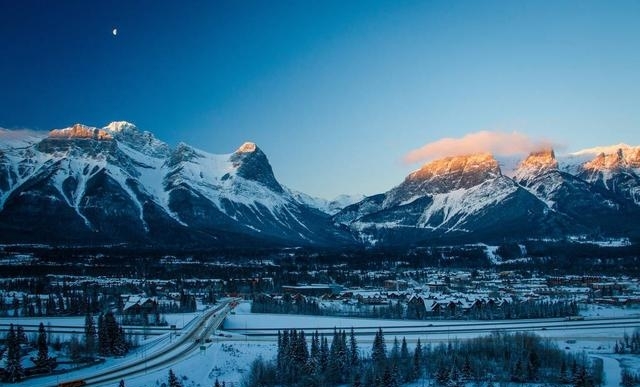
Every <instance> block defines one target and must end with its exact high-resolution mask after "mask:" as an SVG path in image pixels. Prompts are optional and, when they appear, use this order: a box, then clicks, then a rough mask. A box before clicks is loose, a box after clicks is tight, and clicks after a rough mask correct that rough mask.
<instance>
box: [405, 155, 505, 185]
mask: <svg viewBox="0 0 640 387" xmlns="http://www.w3.org/2000/svg"><path fill="white" fill-rule="evenodd" d="M500 175H501V172H500V166H499V165H498V162H497V161H496V159H495V158H494V157H493V155H491V154H490V153H477V154H470V155H464V156H451V157H445V158H443V159H439V160H434V161H431V162H428V163H426V164H425V165H423V166H422V168H420V169H418V170H417V171H415V172H413V173H411V174H410V175H409V176H407V180H409V181H412V180H413V181H425V180H432V179H434V178H445V179H446V178H447V176H449V177H451V178H453V179H457V180H458V181H459V183H460V184H459V185H460V187H457V188H469V187H472V186H474V185H477V184H480V183H481V182H482V181H484V180H487V179H491V178H495V177H498V176H500Z"/></svg>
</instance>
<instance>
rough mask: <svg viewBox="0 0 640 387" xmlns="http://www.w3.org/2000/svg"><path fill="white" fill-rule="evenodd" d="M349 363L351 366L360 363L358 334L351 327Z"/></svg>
mask: <svg viewBox="0 0 640 387" xmlns="http://www.w3.org/2000/svg"><path fill="white" fill-rule="evenodd" d="M349 364H351V367H355V366H356V365H357V364H358V342H357V341H356V334H355V332H354V331H353V327H351V332H350V333H349Z"/></svg>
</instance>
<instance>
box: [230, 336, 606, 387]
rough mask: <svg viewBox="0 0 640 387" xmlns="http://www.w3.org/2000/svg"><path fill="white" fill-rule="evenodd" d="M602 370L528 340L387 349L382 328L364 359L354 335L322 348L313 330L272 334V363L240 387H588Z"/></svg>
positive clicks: (254, 369)
mask: <svg viewBox="0 0 640 387" xmlns="http://www.w3.org/2000/svg"><path fill="white" fill-rule="evenodd" d="M602 375H603V374H602V365H601V363H598V362H590V361H589V360H588V359H587V357H586V356H580V355H575V354H570V353H566V352H564V351H562V350H561V349H559V348H558V347H557V346H556V345H555V344H554V343H553V342H552V341H551V340H549V339H543V338H541V337H539V336H536V335H534V334H531V333H514V334H508V333H493V334H490V335H487V336H482V337H477V338H474V339H469V340H452V341H448V342H447V343H441V344H438V345H435V346H432V345H431V344H428V345H423V344H422V343H421V341H420V339H418V340H417V343H416V344H415V346H414V347H413V349H409V346H408V344H407V340H406V339H405V338H403V339H402V340H398V338H397V337H396V338H394V340H393V343H392V345H391V349H388V348H387V345H386V339H385V336H384V333H383V331H382V329H378V331H377V332H376V334H375V337H374V340H373V345H372V347H371V351H370V352H367V353H365V352H364V351H362V350H361V349H360V348H359V346H358V343H357V339H356V336H355V333H354V331H353V329H351V331H350V332H349V333H348V334H347V332H346V331H344V330H342V331H340V330H334V332H333V337H332V338H331V340H330V341H329V338H328V337H327V336H324V335H321V334H319V333H318V332H317V331H316V332H314V333H313V334H311V335H310V337H307V335H306V334H305V332H304V331H298V330H295V329H293V330H284V331H282V332H279V333H278V351H277V356H276V358H275V359H274V360H264V359H262V358H259V359H256V360H255V361H254V362H253V363H252V365H251V368H250V371H249V373H248V374H247V376H246V377H245V380H244V382H243V383H244V386H245V387H257V386H263V387H264V386H305V387H314V386H318V387H320V386H338V385H345V384H346V385H350V386H353V387H383V386H384V387H395V386H400V385H403V384H407V383H411V382H415V381H418V380H423V381H425V382H426V381H431V382H433V383H435V384H436V385H438V386H442V387H462V386H464V385H465V383H469V382H474V383H476V385H479V386H488V387H492V386H493V385H494V383H502V382H517V383H550V384H551V383H552V384H564V385H573V386H575V387H592V386H598V385H601V384H602V379H603V376H602Z"/></svg>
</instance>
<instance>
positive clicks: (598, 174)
mask: <svg viewBox="0 0 640 387" xmlns="http://www.w3.org/2000/svg"><path fill="white" fill-rule="evenodd" d="M561 169H562V170H563V171H566V172H567V173H570V174H573V175H575V176H577V177H579V178H581V179H584V180H585V181H587V182H589V183H591V184H593V185H595V186H597V187H600V188H603V189H605V190H607V191H610V192H612V193H613V194H615V195H620V196H622V197H624V198H625V199H627V200H630V201H632V202H634V203H635V204H636V205H640V147H632V146H629V145H627V144H617V145H611V146H605V147H595V148H590V149H585V150H582V151H579V152H575V153H572V154H570V155H568V156H567V157H565V158H564V159H562V160H561Z"/></svg>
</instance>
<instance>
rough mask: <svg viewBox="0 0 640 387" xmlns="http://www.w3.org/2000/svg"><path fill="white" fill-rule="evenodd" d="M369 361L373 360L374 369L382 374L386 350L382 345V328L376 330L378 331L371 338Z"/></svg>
mask: <svg viewBox="0 0 640 387" xmlns="http://www.w3.org/2000/svg"><path fill="white" fill-rule="evenodd" d="M371 360H373V365H374V367H375V369H377V370H378V372H382V370H384V367H385V365H386V364H387V348H386V345H385V343H384V334H383V333H382V328H378V331H377V332H376V335H375V337H374V338H373V347H372V349H371Z"/></svg>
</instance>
